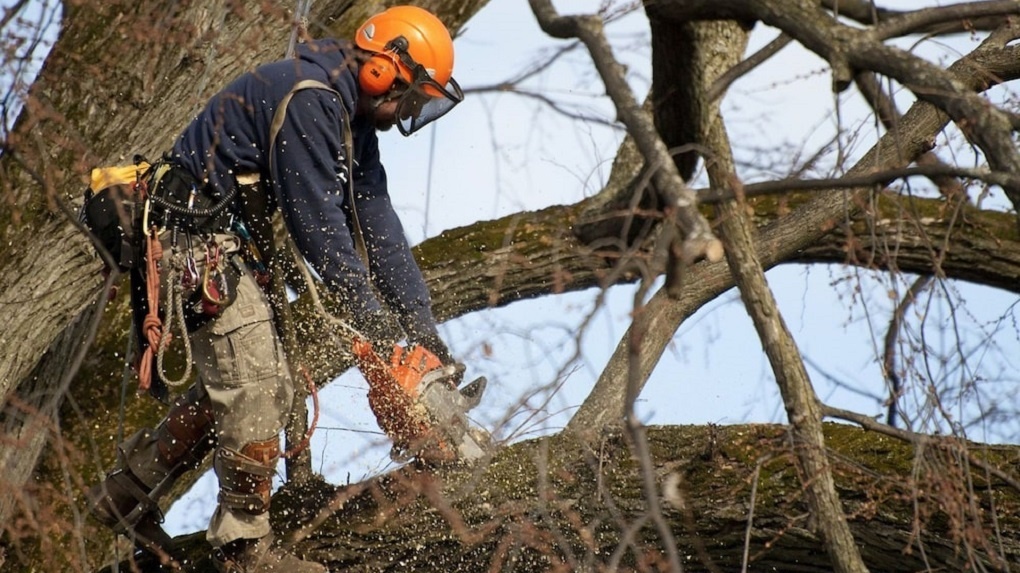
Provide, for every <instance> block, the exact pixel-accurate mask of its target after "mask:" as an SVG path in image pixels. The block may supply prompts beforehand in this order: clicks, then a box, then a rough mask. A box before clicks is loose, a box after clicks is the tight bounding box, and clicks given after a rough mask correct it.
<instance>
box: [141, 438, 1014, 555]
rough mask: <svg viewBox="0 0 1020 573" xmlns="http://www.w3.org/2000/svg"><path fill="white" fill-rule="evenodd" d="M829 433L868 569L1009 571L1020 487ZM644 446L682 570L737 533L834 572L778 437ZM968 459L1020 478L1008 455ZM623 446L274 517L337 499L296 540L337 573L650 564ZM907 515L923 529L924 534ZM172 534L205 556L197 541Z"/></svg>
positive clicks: (897, 445) (525, 456)
mask: <svg viewBox="0 0 1020 573" xmlns="http://www.w3.org/2000/svg"><path fill="white" fill-rule="evenodd" d="M825 434H826V441H827V443H828V444H830V449H829V462H830V464H831V465H832V468H833V472H834V476H835V479H836V486H837V488H838V489H839V491H840V492H841V494H842V497H843V502H844V509H845V511H846V512H847V514H848V515H849V516H850V517H849V523H850V528H851V531H852V532H853V534H854V537H855V538H856V539H857V540H858V542H859V544H860V548H861V553H862V555H863V558H864V561H865V563H866V564H867V565H868V567H869V568H870V569H871V570H873V571H882V572H885V573H897V572H903V573H907V572H915V571H923V570H926V564H927V566H930V567H931V570H934V571H939V570H946V571H962V570H964V569H965V567H966V564H967V562H968V555H971V556H972V557H973V558H974V559H976V560H979V561H980V562H981V563H983V564H984V565H985V566H987V567H988V570H990V571H1005V570H1006V568H1005V567H1006V566H1005V563H1007V562H1008V563H1013V564H1015V563H1016V562H1017V560H1018V559H1020V539H1018V538H1017V532H1018V531H1020V522H1018V518H1017V516H1018V515H1020V494H1018V493H1017V492H1016V491H1014V490H1011V489H1010V488H1008V487H1006V486H1004V485H1003V484H1002V483H1001V482H998V481H996V480H994V479H992V480H991V481H988V480H985V479H984V477H983V476H982V475H981V472H980V471H979V470H976V469H968V468H967V467H966V466H965V465H964V466H961V465H959V464H958V463H957V461H956V460H957V459H958V458H957V456H956V455H955V454H954V452H955V450H954V449H953V448H954V447H955V446H958V445H960V444H953V443H946V444H944V447H939V446H937V445H936V443H932V444H931V445H930V447H928V448H926V449H917V450H915V449H914V448H912V447H910V446H909V445H907V444H904V443H902V442H899V441H897V440H895V439H893V438H889V437H885V436H881V435H878V434H874V433H868V432H865V431H863V430H859V429H855V428H852V427H849V426H844V425H834V424H830V425H826V427H825ZM648 442H649V445H650V450H651V455H652V459H653V461H654V464H655V471H656V481H657V482H658V483H659V485H660V487H661V490H662V492H663V494H662V502H663V504H664V507H665V508H666V510H665V511H666V515H667V517H668V518H669V520H670V522H671V523H672V532H673V534H674V535H675V536H676V538H677V539H678V542H679V548H680V551H681V555H682V556H683V558H684V570H685V571H689V572H701V571H710V570H712V569H709V565H708V563H711V564H712V566H714V567H715V568H716V569H714V570H716V571H726V572H737V571H740V570H741V563H742V561H743V554H744V551H745V547H744V544H745V539H747V540H748V543H749V545H748V548H747V554H748V556H749V557H748V560H749V562H750V570H751V571H798V572H802V573H823V572H829V571H832V565H831V564H830V563H829V561H828V558H827V557H826V555H825V552H824V550H823V549H822V546H821V541H820V540H819V539H818V537H817V536H816V535H814V534H813V533H811V531H810V530H809V528H808V522H809V519H808V514H807V503H806V501H805V495H804V490H803V487H802V486H801V484H800V481H799V480H800V478H801V474H800V472H799V470H798V469H797V466H796V464H795V463H794V462H793V459H794V450H793V449H792V446H791V441H790V435H789V434H788V433H787V430H786V429H785V428H783V427H779V426H727V427H718V426H707V427H667V428H650V429H649V432H648ZM971 451H972V452H974V453H977V452H981V455H982V456H983V457H985V458H987V459H989V460H991V461H992V462H993V463H994V464H995V465H996V466H998V467H1000V468H1002V469H1006V470H1010V471H1014V472H1015V471H1016V470H1017V469H1020V452H1018V451H1017V449H1016V447H1000V448H990V449H987V450H986V449H984V447H982V446H978V445H971ZM628 452H629V448H628V446H627V444H626V443H625V441H624V439H623V438H622V436H621V435H619V434H616V435H605V436H603V438H602V439H601V440H600V441H598V442H597V443H596V444H595V445H594V447H591V448H588V447H583V446H580V445H579V444H578V443H577V442H574V441H572V440H571V439H570V438H568V437H566V436H565V435H564V436H558V437H554V438H549V439H543V440H538V441H531V442H524V443H520V444H516V445H514V446H511V447H509V448H507V449H505V450H502V451H501V452H500V453H499V455H498V456H496V457H495V458H494V459H493V460H492V463H491V464H490V465H488V466H487V467H485V468H484V470H482V471H476V472H470V471H462V470H442V471H438V472H431V471H425V470H421V469H416V468H411V467H408V468H404V469H402V470H400V471H398V472H396V473H393V474H390V475H387V476H383V477H380V478H377V479H374V480H371V481H370V482H366V483H361V484H357V485H352V486H348V487H346V488H334V487H333V486H329V485H326V484H320V485H318V486H308V487H307V488H306V489H304V490H301V491H290V492H288V491H286V490H285V491H284V492H283V493H282V494H278V495H277V496H276V498H275V499H274V505H273V512H274V516H275V518H276V520H277V521H276V523H277V525H278V526H280V527H286V523H287V521H288V520H289V519H292V518H296V519H309V518H310V516H313V515H316V514H317V513H318V511H319V507H320V506H321V505H325V504H327V503H329V502H338V501H342V502H343V503H342V504H338V505H340V507H339V509H337V510H336V511H335V512H327V513H328V514H329V515H330V517H329V518H328V519H325V520H324V521H323V522H322V524H321V525H320V526H319V527H317V528H316V530H315V532H314V534H313V535H312V536H310V537H307V538H305V539H303V540H302V541H300V542H298V543H297V545H296V546H295V548H296V550H298V551H300V552H302V553H304V554H305V555H307V556H309V557H310V558H313V559H315V560H318V561H321V562H323V563H325V564H327V565H328V566H329V567H331V568H332V570H335V571H359V572H360V571H365V572H368V571H428V572H433V571H459V572H463V573H468V572H475V571H477V572H485V571H501V570H502V571H507V570H513V571H526V572H530V571H536V572H537V571H553V570H573V571H597V570H600V569H602V568H604V567H605V568H608V566H610V565H611V564H613V563H617V564H619V569H617V570H621V571H632V570H639V569H642V568H652V569H654V568H656V567H658V566H660V565H661V564H662V559H663V549H662V547H661V546H660V545H659V543H658V541H659V539H658V536H657V534H656V532H655V529H654V528H653V527H651V526H650V524H648V522H647V514H646V503H645V499H644V494H643V492H642V489H641V485H640V483H641V476H640V475H639V472H640V469H639V464H638V463H637V461H636V460H635V459H634V458H632V457H631V456H630V454H629V453H628ZM961 473H962V474H966V475H969V476H971V477H972V478H973V479H974V480H975V482H974V484H973V490H972V492H971V493H973V494H974V496H975V497H976V499H977V503H978V504H979V507H977V508H975V509H977V510H978V511H976V512H974V513H973V514H971V516H970V517H968V518H966V519H964V520H963V521H962V522H961V521H960V520H959V518H960V517H961V515H960V514H958V513H956V511H957V509H958V507H957V502H958V501H959V499H961V498H960V497H959V496H961V495H965V494H967V493H968V492H967V491H966V488H964V489H960V486H961V485H962V482H956V481H955V479H956V478H958V477H960V475H961ZM950 482H952V483H955V484H956V485H950ZM921 492H923V493H921ZM915 517H917V518H920V519H922V523H924V524H925V525H924V526H923V527H922V528H920V529H917V530H914V529H912V527H913V524H914V523H915V522H914V518H915ZM993 519H997V520H999V521H998V525H999V531H1000V532H1001V536H999V537H997V538H983V539H975V538H973V537H971V536H972V535H973V534H974V533H976V530H974V529H971V528H972V527H976V526H978V525H980V524H983V525H985V526H988V525H989V524H991V522H992V520H993ZM749 524H750V527H749ZM291 526H293V525H291ZM178 541H179V542H180V543H182V544H183V545H185V546H187V547H189V548H190V551H191V552H192V554H193V555H194V556H195V558H196V559H199V560H202V559H204V557H203V555H204V553H205V552H206V551H207V546H206V545H205V542H204V540H202V539H201V534H195V535H192V536H188V537H186V538H181V539H179V540H178ZM202 563H205V562H204V561H200V562H199V565H201V564H202ZM122 567H123V566H122ZM122 570H123V568H122Z"/></svg>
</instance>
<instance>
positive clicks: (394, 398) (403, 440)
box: [353, 338, 456, 462]
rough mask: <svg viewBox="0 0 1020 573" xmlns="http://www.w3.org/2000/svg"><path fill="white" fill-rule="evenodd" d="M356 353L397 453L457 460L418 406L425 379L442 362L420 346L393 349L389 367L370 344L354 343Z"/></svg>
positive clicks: (381, 424)
mask: <svg viewBox="0 0 1020 573" xmlns="http://www.w3.org/2000/svg"><path fill="white" fill-rule="evenodd" d="M353 350H354V356H355V359H356V361H357V364H358V369H359V370H361V372H362V374H363V375H364V376H365V380H366V381H367V382H368V405H369V407H370V408H371V409H372V413H373V414H375V417H376V420H378V423H379V427H380V428H381V429H382V430H383V432H385V433H386V435H387V436H389V437H390V439H392V440H393V443H394V447H395V449H399V450H403V451H406V452H409V453H412V454H414V455H415V456H417V457H419V458H424V459H427V460H429V461H438V462H444V461H452V460H454V459H456V452H454V451H453V450H452V449H451V448H450V446H449V445H448V444H446V443H445V441H443V440H442V439H441V437H440V436H439V435H438V433H437V431H436V428H435V422H434V421H433V420H432V419H431V418H430V416H429V414H428V412H427V411H426V410H425V408H424V407H423V406H422V405H421V404H420V403H419V402H418V396H419V393H420V391H421V382H422V379H423V378H424V377H425V375H426V374H428V373H429V372H432V371H434V370H436V369H439V368H442V367H443V363H442V362H441V361H440V360H439V358H437V357H436V356H435V355H434V354H432V353H431V352H429V351H428V350H426V349H425V348H424V347H422V346H419V345H415V346H411V347H410V348H404V347H402V346H400V345H394V347H393V354H392V355H391V356H390V361H389V363H387V362H386V361H385V360H383V359H382V357H380V356H379V355H378V354H377V353H376V352H375V350H374V349H373V348H372V344H371V343H369V342H368V341H365V340H363V339H360V338H358V339H355V340H354V345H353Z"/></svg>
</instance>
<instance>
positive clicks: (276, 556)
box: [213, 533, 327, 573]
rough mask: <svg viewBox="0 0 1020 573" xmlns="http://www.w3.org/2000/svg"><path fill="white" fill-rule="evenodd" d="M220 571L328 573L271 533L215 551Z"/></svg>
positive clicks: (228, 572)
mask: <svg viewBox="0 0 1020 573" xmlns="http://www.w3.org/2000/svg"><path fill="white" fill-rule="evenodd" d="M213 563H214V564H215V565H216V570H217V571H219V572H220V573H270V572H272V573H327V570H326V568H325V567H324V566H322V565H321V564H319V563H314V562H312V561H305V560H304V559H301V558H300V557H298V556H297V555H294V554H293V553H291V552H289V551H287V550H286V549H284V548H283V547H281V546H280V545H279V544H278V543H276V542H275V541H274V539H273V534H272V533H270V534H269V535H266V536H265V537H262V538H259V539H237V540H234V541H231V542H230V543H227V544H226V545H224V546H222V547H219V548H217V549H216V550H215V551H213Z"/></svg>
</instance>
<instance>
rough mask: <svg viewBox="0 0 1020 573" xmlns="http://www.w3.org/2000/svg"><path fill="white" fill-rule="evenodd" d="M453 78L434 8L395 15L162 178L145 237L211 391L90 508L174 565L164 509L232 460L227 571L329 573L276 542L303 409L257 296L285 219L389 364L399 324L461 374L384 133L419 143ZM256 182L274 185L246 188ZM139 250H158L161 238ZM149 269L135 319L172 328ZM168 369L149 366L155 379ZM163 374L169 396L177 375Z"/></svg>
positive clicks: (375, 20)
mask: <svg viewBox="0 0 1020 573" xmlns="http://www.w3.org/2000/svg"><path fill="white" fill-rule="evenodd" d="M452 72H453V43H452V39H451V37H450V34H449V32H448V30H447V29H446V27H445V26H444V25H443V24H442V23H441V22H440V21H439V20H438V19H437V18H436V17H435V16H434V15H432V14H431V13H429V12H427V11H425V10H422V9H420V8H415V7H410V6H401V7H395V8H391V9H389V10H387V11H385V12H382V13H380V14H377V15H375V16H373V17H371V18H369V19H368V20H367V21H366V22H365V23H364V24H363V25H362V26H361V27H360V28H359V30H358V32H357V36H356V38H355V40H354V42H353V45H352V44H351V43H349V42H341V41H336V40H320V41H312V42H309V43H308V44H305V45H302V46H299V48H298V51H297V56H296V57H295V58H293V59H287V60H283V61H279V62H275V63H271V64H267V65H264V66H262V67H259V68H257V69H256V70H254V71H253V72H251V73H247V74H244V75H242V76H241V77H240V78H238V79H236V80H235V81H233V82H232V83H231V84H229V85H228V86H227V87H226V88H225V89H224V90H223V91H222V92H220V93H219V94H217V95H216V96H214V97H213V98H212V100H211V101H210V102H209V103H208V105H207V106H206V107H205V109H204V110H203V111H202V112H201V114H200V115H199V116H198V117H197V118H196V119H195V120H194V121H193V122H192V123H191V124H190V125H189V126H188V127H187V128H186V129H185V130H184V132H183V133H182V134H181V136H180V137H179V138H178V139H177V141H176V143H175V145H174V148H173V152H172V153H170V154H168V155H167V156H166V157H165V158H164V161H163V162H157V165H156V166H155V167H154V168H153V170H152V172H153V173H154V175H153V180H152V183H151V187H150V190H151V193H150V201H151V206H150V207H146V212H145V216H144V218H143V220H144V221H149V222H152V221H156V222H157V223H158V224H160V225H161V229H162V233H161V234H160V236H159V239H160V240H159V241H155V240H153V241H152V242H153V243H156V245H157V247H156V248H159V249H161V250H163V251H168V252H170V253H171V256H170V257H169V259H170V262H169V264H168V263H167V257H166V256H163V262H162V263H160V264H161V266H162V268H163V269H164V271H168V272H164V273H163V274H164V282H169V281H167V280H166V276H165V275H166V274H169V275H170V276H171V277H176V276H180V277H181V280H177V281H176V282H174V283H173V284H171V285H169V286H168V285H166V284H164V285H162V291H163V292H164V293H165V292H167V291H172V290H173V287H175V286H176V285H177V284H183V285H184V287H185V294H184V295H183V300H184V301H185V302H184V303H183V304H181V305H180V306H181V308H182V309H184V308H185V307H186V309H185V310H186V314H187V316H186V318H187V320H186V323H187V325H188V332H189V336H188V337H189V340H190V342H191V347H192V348H193V363H194V366H195V367H196V369H197V372H198V381H197V383H196V384H195V385H194V386H193V387H191V388H190V389H189V390H188V392H187V393H186V394H184V395H183V396H181V397H180V398H179V399H178V400H177V402H176V403H175V404H174V406H173V407H172V408H171V409H170V411H169V413H168V414H167V417H166V418H165V419H164V420H163V421H162V422H161V423H160V424H159V426H158V427H157V428H156V429H155V430H148V429H146V430H141V431H139V432H138V433H136V434H135V435H133V436H132V437H130V438H129V439H128V440H127V441H125V442H124V443H123V444H121V446H120V448H119V452H118V454H119V455H118V460H117V462H116V467H115V469H114V470H113V471H112V472H111V473H110V474H109V475H108V476H107V477H106V479H105V480H104V481H103V482H102V483H100V484H98V485H97V486H95V487H94V488H92V490H90V492H89V500H90V508H91V510H92V512H93V514H94V515H96V516H97V517H98V519H99V520H100V521H101V522H102V523H104V524H105V525H107V526H109V527H112V528H114V529H115V530H116V531H119V532H122V533H127V534H129V535H131V536H133V538H134V539H135V541H136V543H137V544H138V545H139V546H140V547H141V548H143V549H145V550H148V551H151V552H153V553H157V554H160V555H161V556H162V557H163V561H164V562H165V563H169V564H170V565H175V563H176V562H175V561H174V560H173V559H172V557H173V556H172V555H171V553H172V545H171V543H170V539H169V537H168V536H167V534H166V533H165V532H164V531H163V530H162V529H161V528H160V526H159V517H160V515H159V509H158V506H157V504H156V502H157V500H158V499H159V497H160V496H161V495H162V494H164V493H165V492H166V491H167V490H168V487H169V485H170V483H172V482H173V481H174V480H175V479H176V478H177V477H179V476H180V475H181V474H182V473H183V472H184V471H186V470H187V469H190V468H193V467H195V466H196V465H197V464H198V463H200V461H201V460H202V458H204V457H205V455H207V454H208V453H209V452H210V451H212V450H214V449H215V454H214V462H213V467H214V469H215V471H216V475H217V476H218V478H219V487H220V493H219V497H218V505H217V507H216V510H215V513H214V514H213V517H212V521H211V523H210V525H209V529H208V540H209V542H210V544H211V545H212V546H213V547H214V549H215V551H214V561H215V562H216V564H217V567H218V568H219V570H220V571H231V572H253V571H269V570H273V571H287V572H288V573H302V572H312V571H324V568H323V567H322V566H321V565H318V564H315V563H311V562H308V561H304V560H302V559H299V558H298V557H296V556H294V555H290V554H289V553H287V552H285V551H284V550H282V549H281V548H279V547H278V546H276V545H274V543H273V541H272V532H271V530H270V525H269V518H268V509H269V500H270V487H271V479H272V476H273V474H274V471H275V467H276V462H277V460H278V459H279V457H280V455H281V453H280V445H279V432H280V430H281V429H282V427H283V425H284V422H285V419H286V417H287V414H288V412H289V410H290V406H291V401H292V397H293V388H292V380H291V378H290V374H289V372H288V368H287V364H286V359H285V357H284V355H283V353H282V351H281V344H280V340H279V337H278V335H277V333H276V332H275V330H274V327H273V324H272V322H271V318H272V310H271V307H270V305H269V302H268V299H267V297H266V295H265V294H264V293H263V291H262V290H261V289H260V288H259V284H258V283H259V278H260V277H259V275H260V273H259V271H262V270H264V269H265V265H266V262H267V261H268V259H269V256H270V253H269V251H270V250H271V246H272V239H271V226H270V225H269V222H268V221H269V217H270V215H271V213H272V212H273V211H274V210H275V209H276V208H279V210H280V211H281V213H282V215H283V220H284V222H285V223H286V226H287V229H288V230H289V232H290V234H291V236H292V237H293V238H294V239H295V242H296V244H297V246H298V249H299V250H300V251H301V253H302V255H303V256H304V257H305V258H306V259H307V260H308V261H309V262H310V263H311V265H312V266H313V267H314V268H315V269H316V271H317V272H318V273H319V275H320V276H321V277H322V279H323V281H324V282H325V284H326V285H327V286H328V287H329V288H330V289H331V290H332V291H333V292H335V293H337V294H338V295H340V298H341V300H342V301H343V302H344V304H345V305H346V306H347V308H346V309H345V310H346V311H347V312H346V314H347V316H348V317H349V321H350V323H351V324H352V326H353V327H354V328H355V329H357V330H358V331H359V332H360V333H361V334H362V336H364V337H365V338H367V339H368V340H369V341H370V342H373V343H375V344H376V345H377V346H379V347H385V346H383V345H387V344H391V343H392V342H393V335H392V334H391V332H390V329H388V328H387V326H386V324H385V320H384V315H385V313H384V310H383V309H384V308H386V309H388V310H389V311H390V312H392V313H393V314H394V315H396V317H397V320H398V322H399V323H400V325H401V327H402V328H403V330H404V332H405V334H406V335H407V339H408V341H409V342H410V343H412V344H420V345H422V346H424V347H425V348H427V349H428V350H430V351H431V352H432V353H433V354H435V355H436V356H437V357H438V358H439V359H440V360H441V361H442V362H443V363H444V364H447V365H450V364H452V363H453V359H452V357H451V356H450V353H449V351H448V349H447V347H446V345H445V344H444V343H443V341H442V340H441V339H440V337H439V335H438V333H437V330H436V323H435V319H434V318H433V316H432V310H431V302H430V297H429V294H428V291H427V288H426V286H425V282H424V280H423V278H422V275H421V271H420V270H419V269H418V267H417V265H416V264H415V262H414V259H413V258H412V255H411V251H410V248H409V246H408V244H407V241H406V239H405V236H404V232H403V228H402V226H401V224H400V221H399V219H398V217H397V215H396V213H395V212H394V210H393V206H392V204H391V202H390V198H389V195H388V192H387V186H386V173H385V171H384V169H383V166H382V164H381V163H380V157H379V147H378V139H377V130H387V129H389V128H390V127H392V126H393V125H397V126H398V128H399V130H400V132H401V133H402V134H404V135H409V134H411V133H413V132H415V131H417V130H418V129H420V128H421V127H422V126H424V125H426V124H428V123H429V122H431V121H433V120H435V119H437V118H439V117H441V116H442V115H444V114H445V113H446V112H448V111H449V110H450V109H452V108H453V107H454V106H455V105H456V104H457V103H459V102H460V101H461V100H462V99H463V92H462V91H461V90H460V87H459V86H458V85H457V83H456V81H454V79H453V78H452ZM251 175H255V176H257V177H258V179H259V181H260V185H258V186H257V187H256V186H245V185H243V183H244V182H245V181H246V180H249V179H253V177H251ZM150 208H151V211H150ZM142 226H143V227H147V226H148V225H147V224H145V223H143V225H142ZM136 235H138V236H141V235H150V236H151V234H150V230H149V229H148V228H145V229H144V230H143V232H141V233H136ZM139 258H141V257H139ZM145 258H146V259H147V265H148V267H147V269H144V270H143V269H138V268H133V269H132V278H133V281H132V282H133V288H132V300H133V302H134V303H135V304H134V308H135V312H136V316H142V315H145V314H146V313H148V314H149V315H150V316H153V317H154V320H157V322H158V317H157V316H156V313H155V312H154V311H150V310H148V309H150V308H155V307H157V306H160V307H161V309H162V311H163V315H164V316H168V313H173V312H175V308H174V307H173V305H172V304H168V303H167V299H166V298H161V301H160V302H159V303H157V301H152V300H146V297H145V296H143V293H144V292H145V291H146V289H145V288H144V287H143V286H141V285H144V284H145V282H144V281H145V280H146V279H147V278H149V277H148V276H147V275H155V274H157V273H154V272H151V271H150V270H149V269H153V268H154V266H155V265H154V263H153V260H156V259H159V255H158V254H156V253H155V252H154V251H152V250H150V251H149V252H148V253H147V254H146V255H145ZM136 281H137V284H136ZM373 287H374V288H375V289H377V290H378V293H379V295H380V297H381V299H382V300H379V298H377V295H376V294H375V291H374V290H373ZM148 290H149V291H150V292H151V291H152V288H151V287H150V288H149V289H148ZM149 298H151V297H149ZM139 322H141V321H139ZM146 325H147V326H143V327H142V328H143V330H144V329H147V328H149V327H150V326H151V324H149V323H146ZM157 328H158V327H157ZM148 341H149V348H148V350H147V352H148V353H149V355H150V359H149V362H150V363H151V362H157V361H153V360H151V354H152V352H153V347H158V346H161V343H160V342H158V337H157V338H156V339H153V338H152V337H151V336H149V338H148ZM154 341H155V342H154ZM151 370H152V366H149V365H147V364H146V363H145V362H144V361H143V363H142V364H141V366H140V367H139V374H140V377H141V378H142V379H143V380H144V378H145V376H146V375H147V373H148V372H151ZM155 370H156V374H155V375H154V376H155V377H156V378H154V379H155V380H157V382H158V377H162V372H161V368H156V369H155Z"/></svg>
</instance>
